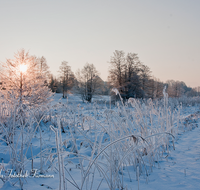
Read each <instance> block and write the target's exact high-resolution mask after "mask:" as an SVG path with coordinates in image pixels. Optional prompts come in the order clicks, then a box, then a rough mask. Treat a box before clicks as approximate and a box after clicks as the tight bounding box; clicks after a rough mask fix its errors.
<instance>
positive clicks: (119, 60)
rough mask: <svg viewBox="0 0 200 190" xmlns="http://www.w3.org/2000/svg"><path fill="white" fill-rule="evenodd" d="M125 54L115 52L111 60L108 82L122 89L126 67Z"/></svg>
mask: <svg viewBox="0 0 200 190" xmlns="http://www.w3.org/2000/svg"><path fill="white" fill-rule="evenodd" d="M124 56H125V53H124V52H123V51H119V50H115V52H114V55H113V56H112V57H111V59H110V69H109V76H108V80H109V82H110V84H111V85H113V86H115V87H116V88H120V87H122V85H123V72H124V67H125V57H124Z"/></svg>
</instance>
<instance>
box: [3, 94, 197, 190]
mask: <svg viewBox="0 0 200 190" xmlns="http://www.w3.org/2000/svg"><path fill="white" fill-rule="evenodd" d="M97 100H100V102H101V105H99V107H98V110H97V109H96V108H95V111H96V112H97V114H96V115H95V114H94V113H93V112H92V111H91V110H92V109H93V107H92V105H89V104H87V103H83V102H82V100H81V98H80V97H78V96H73V95H69V98H68V99H62V98H61V95H60V94H56V95H55V96H54V100H53V102H52V103H51V104H52V105H55V104H56V103H60V104H69V105H70V106H71V107H72V108H73V107H74V108H77V106H79V107H82V108H81V109H80V110H82V114H80V113H79V114H80V117H81V115H83V114H85V115H87V116H91V117H92V116H94V115H95V117H97V121H99V122H104V118H101V112H103V111H105V109H107V108H109V97H107V96H98V97H95V98H94V100H93V102H95V101H97ZM55 110H56V108H55ZM198 111H199V106H190V107H185V108H183V110H182V112H181V117H183V118H189V119H188V120H187V122H186V123H185V127H183V128H182V129H180V130H179V134H178V135H177V136H176V141H175V151H174V150H172V149H171V150H170V152H169V154H167V153H163V156H162V157H161V158H160V159H159V161H158V162H157V161H155V163H154V166H153V168H152V170H153V171H152V172H150V174H149V176H148V177H143V175H141V176H140V178H139V181H136V173H135V172H133V173H131V171H130V175H131V177H130V176H128V174H127V173H125V172H124V176H123V178H124V189H148V190H156V189H159V190H160V189H162V190H165V189H166V190H168V189H170V190H173V189H174V190H175V189H187V190H189V189H193V190H199V189H200V127H199V125H200V115H199V113H198ZM194 113H196V114H194ZM76 114H77V113H76ZM191 114H193V115H191ZM79 119H80V118H79ZM82 119H83V120H84V118H82ZM86 124H87V125H86ZM86 124H85V123H84V125H85V127H86V128H85V130H86V129H87V130H89V129H90V127H89V126H90V123H89V122H88V123H86ZM47 125H48V123H47ZM41 129H42V136H43V139H44V142H43V146H44V147H48V146H49V147H53V150H54V151H56V145H55V135H54V133H53V132H52V131H51V130H50V129H49V126H46V125H43V126H41ZM85 134H87V133H85ZM67 135H68V134H62V140H63V141H65V138H68V137H67ZM88 137H89V138H90V140H92V139H93V140H94V139H95V138H94V136H93V134H92V133H91V134H89V135H88ZM75 138H76V143H77V145H78V146H80V143H82V142H83V139H84V138H83V137H82V136H80V135H79V136H75ZM103 139H104V141H105V145H107V144H106V143H107V142H106V140H107V138H106V137H103ZM32 144H33V147H32V148H33V154H34V156H35V157H34V167H36V168H39V167H40V154H39V152H40V148H39V147H40V145H39V137H37V135H36V137H35V138H34V139H33V140H32ZM83 145H84V146H82V147H81V146H80V147H78V148H80V154H83V155H85V156H88V157H90V155H91V149H90V147H87V144H83ZM69 149H70V148H69ZM69 149H68V148H67V149H66V152H65V154H67V152H68V150H69ZM30 157H31V153H30V151H28V154H27V165H26V169H27V170H29V171H30V170H31V164H30V161H29V160H28V159H30ZM69 158H71V157H69ZM0 159H1V161H2V160H3V161H2V164H1V165H0V167H2V168H1V169H2V173H1V174H2V175H4V174H5V173H4V172H5V171H4V168H5V169H10V165H9V151H8V150H7V146H6V145H5V143H1V145H0ZM72 162H73V163H70V162H69V163H68V165H67V168H68V171H70V173H71V174H70V175H72V176H73V178H74V180H75V181H76V183H77V184H79V187H80V183H81V182H80V169H79V168H78V167H80V165H79V164H78V163H79V162H78V159H77V158H76V157H75V158H74V157H72ZM46 164H47V165H48V164H49V163H48V162H47V163H46ZM85 164H87V162H86V161H85ZM84 167H86V166H84ZM52 168H53V167H52ZM1 174H0V175H1ZM45 175H50V176H52V178H50V177H49V178H44V177H40V178H31V177H30V176H28V177H26V178H25V181H24V189H27V190H35V189H37V190H44V189H59V175H58V171H56V170H55V168H53V169H48V172H47V173H45ZM130 178H131V179H132V182H130ZM95 180H96V181H95ZM95 180H94V185H93V188H92V189H97V185H98V184H99V182H100V178H98V177H97V178H95ZM14 183H17V179H16V180H15V179H12V180H8V181H7V182H6V183H5V184H4V183H3V182H2V181H1V180H0V187H1V189H3V190H6V189H15V190H16V189H19V185H17V186H14V187H13V186H12V185H11V184H14ZM138 186H139V187H138ZM67 187H68V189H77V188H75V187H74V186H72V185H70V183H69V182H67ZM88 189H89V188H88ZM100 189H109V188H108V186H107V185H106V183H102V185H101V187H100Z"/></svg>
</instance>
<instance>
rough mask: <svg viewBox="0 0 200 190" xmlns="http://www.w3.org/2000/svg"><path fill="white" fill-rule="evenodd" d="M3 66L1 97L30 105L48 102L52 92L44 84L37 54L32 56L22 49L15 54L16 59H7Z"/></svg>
mask: <svg viewBox="0 0 200 190" xmlns="http://www.w3.org/2000/svg"><path fill="white" fill-rule="evenodd" d="M2 68H3V70H2V71H1V73H0V75H1V79H2V84H1V90H0V92H1V94H2V96H1V97H4V98H5V99H6V100H8V101H10V102H11V103H12V102H13V101H14V100H18V101H19V102H21V103H22V104H27V105H29V106H37V105H42V104H46V103H48V101H49V99H48V98H49V97H50V96H51V92H50V90H49V88H48V87H47V86H46V85H44V81H45V78H44V77H43V76H42V75H41V73H40V70H39V69H38V62H37V58H36V57H35V56H30V55H29V53H28V52H25V50H24V49H22V50H21V51H18V52H17V53H16V54H15V56H14V59H7V61H6V63H3V64H2Z"/></svg>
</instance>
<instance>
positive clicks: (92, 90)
mask: <svg viewBox="0 0 200 190" xmlns="http://www.w3.org/2000/svg"><path fill="white" fill-rule="evenodd" d="M76 79H77V85H76V90H77V92H78V93H79V94H81V97H82V99H83V101H84V100H86V101H88V102H91V101H92V98H93V95H94V94H96V93H97V92H98V89H99V87H100V80H99V72H98V71H97V70H96V68H95V66H94V65H93V64H89V63H86V64H85V66H84V67H83V69H82V70H81V71H80V70H78V71H77V73H76Z"/></svg>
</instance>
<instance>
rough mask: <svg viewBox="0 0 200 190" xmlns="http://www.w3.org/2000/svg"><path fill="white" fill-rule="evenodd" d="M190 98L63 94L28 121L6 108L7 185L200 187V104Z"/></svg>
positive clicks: (2, 128)
mask: <svg viewBox="0 0 200 190" xmlns="http://www.w3.org/2000/svg"><path fill="white" fill-rule="evenodd" d="M184 101H185V102H184V103H183V105H182V106H181V105H180V103H179V102H178V101H176V100H168V98H167V96H165V97H164V99H163V100H160V101H154V102H152V101H150V100H147V101H145V102H142V101H139V100H134V99H130V100H129V103H127V104H125V105H123V104H122V103H121V102H119V103H118V104H116V105H111V103H110V97H107V96H96V97H95V98H94V100H93V103H92V104H88V103H83V102H82V100H81V99H80V97H78V96H75V95H69V97H68V99H62V95H61V94H55V95H54V97H53V101H52V102H51V104H50V105H49V106H48V107H44V108H43V107H42V108H37V109H35V110H34V111H32V110H27V109H26V108H24V110H23V113H24V114H25V116H26V117H25V118H26V119H24V121H23V125H19V124H18V125H17V122H16V120H14V119H13V118H14V116H15V117H16V115H14V113H15V112H11V111H10V112H9V109H11V108H10V107H9V109H8V107H6V106H5V105H4V107H5V109H4V111H1V116H2V113H4V117H1V122H0V162H1V164H0V169H1V174H0V178H1V180H0V187H1V189H21V188H23V189H28V190H33V189H34V190H35V189H37V190H40V189H41V190H44V189H64V187H65V189H70V190H71V189H72V190H73V189H87V190H89V189H94V190H96V189H99V190H100V189H112V190H113V189H152V190H153V189H163V190H165V189H167V190H168V189H188V190H189V189H200V141H199V139H200V128H199V127H198V126H199V124H200V119H199V118H200V110H199V109H200V108H199V104H195V103H194V102H193V103H191V102H190V101H191V100H184ZM187 101H188V102H189V103H188V104H187ZM186 104H187V105H186ZM6 109H7V110H6ZM1 110H3V109H1ZM5 113H7V114H5ZM5 115H6V116H5ZM12 134H14V135H12ZM174 149H175V150H174ZM16 169H18V170H19V171H21V173H20V172H18V171H15V170H16Z"/></svg>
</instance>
